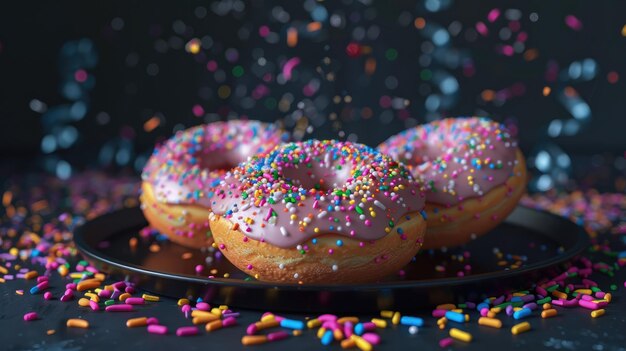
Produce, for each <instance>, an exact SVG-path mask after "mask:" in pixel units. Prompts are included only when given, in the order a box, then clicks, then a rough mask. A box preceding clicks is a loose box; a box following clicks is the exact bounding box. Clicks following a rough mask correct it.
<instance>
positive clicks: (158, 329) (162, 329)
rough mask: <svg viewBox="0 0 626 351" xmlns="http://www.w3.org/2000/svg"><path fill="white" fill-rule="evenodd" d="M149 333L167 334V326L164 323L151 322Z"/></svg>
mask: <svg viewBox="0 0 626 351" xmlns="http://www.w3.org/2000/svg"><path fill="white" fill-rule="evenodd" d="M177 332H178V331H177ZM148 333H151V334H159V335H165V334H167V327H166V326H164V325H158V324H149V325H148Z"/></svg>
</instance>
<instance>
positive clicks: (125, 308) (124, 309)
mask: <svg viewBox="0 0 626 351" xmlns="http://www.w3.org/2000/svg"><path fill="white" fill-rule="evenodd" d="M104 310H105V311H107V312H133V311H134V310H133V306H131V305H127V304H120V305H111V306H107V307H106V308H105V309H104Z"/></svg>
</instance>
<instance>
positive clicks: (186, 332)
mask: <svg viewBox="0 0 626 351" xmlns="http://www.w3.org/2000/svg"><path fill="white" fill-rule="evenodd" d="M193 335H198V327H193V326H190V327H180V328H178V329H176V336H193Z"/></svg>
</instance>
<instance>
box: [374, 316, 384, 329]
mask: <svg viewBox="0 0 626 351" xmlns="http://www.w3.org/2000/svg"><path fill="white" fill-rule="evenodd" d="M372 323H374V324H376V327H377V328H387V321H386V320H384V319H380V318H372Z"/></svg>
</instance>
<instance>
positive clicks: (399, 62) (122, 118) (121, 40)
mask: <svg viewBox="0 0 626 351" xmlns="http://www.w3.org/2000/svg"><path fill="white" fill-rule="evenodd" d="M3 7H4V9H3V10H2V11H0V154H1V155H2V157H3V160H4V161H5V162H3V164H4V169H6V167H7V165H9V164H11V165H14V164H16V161H17V164H18V165H21V166H27V167H29V168H36V169H45V170H47V171H49V172H51V173H53V174H57V175H58V176H60V177H62V178H63V177H67V176H68V175H69V174H71V173H72V172H75V171H76V170H79V169H82V168H84V167H85V166H92V167H94V166H95V167H101V168H107V169H120V168H132V169H134V170H135V171H139V170H140V169H141V167H142V166H143V164H144V162H145V160H146V157H147V156H148V155H149V153H150V152H151V150H152V148H153V146H154V145H155V143H156V142H159V141H161V140H163V139H164V138H168V137H170V136H171V135H172V133H173V132H174V131H176V130H179V129H183V128H186V127H190V126H192V125H196V124H199V123H203V122H209V121H213V120H217V119H228V118H239V117H246V116H247V117H249V118H254V119H261V120H267V121H274V120H279V121H281V122H282V123H283V124H284V126H285V127H286V128H287V129H289V130H292V131H294V130H295V131H296V138H310V137H316V138H338V139H346V138H347V139H349V140H356V141H359V142H362V143H366V144H370V145H372V146H376V145H377V144H378V143H379V142H381V141H383V140H385V139H386V138H387V137H389V136H391V135H392V134H394V133H396V132H399V131H401V130H403V129H405V128H407V127H411V126H413V125H415V124H417V123H424V122H426V121H428V120H432V119H435V118H439V117H441V116H457V115H486V116H490V117H492V118H494V119H496V120H499V121H502V122H505V123H507V124H508V125H511V126H517V127H514V130H516V131H518V135H519V138H520V141H521V146H522V147H523V149H524V151H525V152H526V153H527V155H528V156H529V157H530V161H531V162H530V164H531V166H532V165H533V164H534V156H535V155H536V154H537V153H538V152H540V151H541V150H547V151H548V152H549V155H550V156H551V161H552V162H551V165H550V166H548V167H544V168H546V169H544V170H537V172H536V173H537V175H541V174H544V173H545V174H548V175H550V176H551V177H552V178H553V180H554V182H552V183H555V182H556V183H558V181H557V180H558V179H559V177H560V176H562V175H563V173H564V174H567V175H569V174H571V169H570V168H571V167H570V166H568V165H567V164H566V165H561V166H563V167H559V166H557V165H556V164H557V162H556V160H557V158H558V156H559V155H561V153H563V152H564V153H566V154H568V155H585V156H589V157H592V156H594V155H596V156H597V155H598V154H599V155H600V157H605V158H606V157H609V158H611V159H610V160H609V161H614V162H613V163H614V164H615V165H616V167H617V169H618V171H622V172H623V170H624V163H625V162H624V158H623V156H624V155H623V154H624V151H625V150H626V138H624V130H625V127H626V112H625V111H626V106H625V104H626V92H625V89H624V88H625V84H624V79H622V77H626V71H625V69H624V58H625V57H626V37H624V36H623V35H622V34H621V32H622V27H623V26H624V25H625V24H626V18H625V17H624V13H625V11H626V6H625V5H624V3H623V2H620V1H601V2H596V1H569V0H567V1H549V2H546V1H525V2H513V1H480V2H475V1H472V2H468V1H456V2H453V1H439V0H424V1H417V2H414V1H393V2H388V1H369V0H366V1H350V0H343V1H332V2H327V1H323V2H315V1H304V2H300V1H294V2H278V1H253V2H242V1H217V2H200V1H185V2H165V1H157V2H150V3H145V2H139V1H124V2H121V1H118V2H112V3H108V2H95V3H94V2H82V1H65V2H31V1H27V2H17V3H12V4H11V5H10V6H6V5H5V6H3ZM320 8H321V9H320ZM494 8H495V9H498V10H499V11H500V16H499V18H498V19H497V20H495V21H494V22H493V23H492V22H490V21H489V20H488V19H487V16H488V13H489V12H490V11H491V10H492V9H494ZM285 14H287V15H285ZM324 14H325V15H324ZM570 15H572V16H575V17H576V18H577V19H578V20H579V21H580V23H581V24H582V27H576V28H572V27H570V26H568V25H567V24H566V17H567V16H570ZM332 16H336V18H339V19H340V20H339V22H337V23H333V17H332ZM416 18H423V19H424V21H425V23H426V25H425V27H423V28H421V29H420V28H416V25H415V23H416V22H415V19H416ZM314 19H319V20H320V21H319V22H320V23H321V29H320V30H318V31H315V32H310V31H307V29H306V26H307V24H309V23H311V22H313V20H314ZM479 21H480V22H483V23H485V24H486V26H487V28H488V30H489V34H488V35H487V36H482V35H480V34H477V32H476V29H475V28H476V24H477V22H479ZM511 22H516V24H511ZM262 26H267V28H268V29H269V31H271V33H272V34H271V35H270V36H271V37H272V38H274V39H273V40H269V39H268V38H267V37H263V36H262V35H261V34H260V28H261V27H262ZM516 26H517V27H519V29H518V30H515V29H513V30H510V31H509V32H510V34H511V38H510V39H509V38H508V37H507V33H506V31H507V29H505V28H515V27H516ZM289 28H295V29H297V30H298V32H299V36H298V42H297V45H295V46H294V47H289V46H288V45H287V39H286V38H287V32H288V30H289ZM437 29H443V32H445V33H448V36H449V41H448V42H447V43H443V44H442V43H440V42H439V43H438V42H437V40H436V39H435V37H434V36H433V32H436V31H437ZM503 31H504V32H505V33H503ZM520 32H524V33H526V35H527V38H528V39H527V40H526V41H525V42H524V46H523V48H522V49H520V50H519V52H516V53H515V54H514V55H512V56H506V55H503V54H502V53H501V47H502V46H503V45H507V44H509V45H514V44H515V42H516V41H517V40H516V37H517V35H518V33H520ZM362 33H364V34H362ZM439 34H441V33H439ZM194 38H197V39H199V40H201V41H202V48H201V49H200V51H199V53H198V54H192V53H190V52H189V50H186V48H185V47H186V44H187V43H189V42H190V40H193V39H194ZM439 39H441V38H439ZM351 43H352V44H353V45H354V44H356V47H359V48H360V49H361V50H360V51H361V52H360V53H358V54H356V55H350V54H349V53H348V50H347V48H348V46H349V45H350V44H351ZM368 48H371V51H369V52H368V50H370V49H368ZM233 49H235V50H236V53H237V55H236V56H237V57H235V58H233V57H232V53H233ZM529 51H530V53H529ZM394 52H395V53H396V56H397V57H394V58H392V59H390V58H389V57H390V56H392V57H393V56H394ZM531 53H534V54H535V55H534V56H535V57H533V58H531V56H533V55H531ZM229 55H230V59H229ZM259 57H262V58H263V59H264V60H265V61H266V64H265V66H264V67H263V68H260V66H259V61H258V60H259ZM292 57H298V58H299V59H300V60H301V63H300V64H299V65H298V66H296V67H295V68H294V70H293V77H292V79H291V80H289V81H287V82H286V83H285V82H280V78H279V77H278V76H279V73H280V72H281V68H282V66H283V65H284V63H285V62H286V60H288V59H290V58H292ZM368 59H374V60H376V70H375V71H374V72H373V73H372V74H366V73H365V66H366V62H367V60H368ZM210 61H214V62H215V63H216V64H217V66H218V69H217V73H216V72H211V71H210V70H209V69H207V63H208V62H210ZM572 65H573V66H572ZM585 65H587V66H585ZM581 67H583V74H580V73H579V74H577V73H576V72H577V70H578V72H580V68H581ZM79 70H82V73H83V74H85V75H84V76H83V80H84V78H85V77H86V80H84V81H80V82H77V78H76V77H77V76H76V74H77V73H76V72H77V71H79ZM242 70H243V71H242ZM585 70H587V71H585ZM551 71H552V72H556V75H555V76H554V77H552V78H550V77H548V76H549V72H551ZM259 72H260V73H259ZM329 73H330V74H332V75H334V78H333V79H332V80H329V79H328V74H329ZM264 75H269V77H270V78H269V79H268V80H267V81H264V80H263V79H262V78H263V76H264ZM437 75H440V76H441V75H443V76H444V77H448V76H449V77H452V78H451V79H452V80H453V81H456V82H457V85H458V89H456V90H455V91H454V92H452V93H450V94H444V93H442V91H441V86H440V85H439V83H440V82H439V83H438V82H437V79H436V77H437ZM431 76H432V78H431ZM308 84H313V85H315V86H317V90H315V91H314V92H313V93H312V94H309V95H310V96H307V95H306V94H305V93H304V92H303V88H305V87H306V86H307V85H308ZM259 85H264V86H265V90H266V95H265V96H263V97H261V98H258V99H257V98H254V97H253V94H254V90H255V88H257V87H258V86H259ZM68 86H69V87H68ZM221 86H226V87H228V89H230V91H231V94H230V95H229V96H228V97H220V96H219V93H218V91H219V89H220V87H221ZM545 87H549V88H550V93H549V94H547V96H544V93H545ZM67 89H70V90H71V89H74V90H73V91H74V93H71V92H70V93H68V92H67ZM489 91H493V92H495V93H496V96H498V94H500V96H503V98H496V99H493V100H489V99H487V100H486V99H485V96H487V95H488V93H489ZM485 94H487V95H485ZM432 96H435V97H434V98H433V99H435V100H436V99H439V100H440V101H442V103H441V104H439V105H438V106H435V107H434V108H433V106H432V105H431V107H430V108H428V99H429V97H431V98H432ZM575 96H577V97H578V98H579V99H580V101H582V102H583V103H584V104H587V105H588V107H589V113H588V114H584V115H583V116H578V118H576V117H575V116H574V115H573V113H572V110H571V109H570V110H568V108H567V104H568V103H572V101H575V98H574V97H575ZM346 97H347V98H346ZM381 97H382V99H385V98H386V97H388V99H394V98H395V99H396V101H397V102H400V104H402V103H403V102H407V103H406V106H392V107H389V106H388V104H384V103H382V102H381V101H382V100H381ZM333 99H338V100H339V101H334V100H333ZM281 101H282V102H283V105H282V106H281V104H280V103H281ZM431 102H432V101H431ZM196 105H197V106H201V107H202V110H203V111H201V112H202V113H197V115H199V116H196V115H194V113H193V112H192V111H193V107H194V106H196ZM150 119H153V120H152V122H153V123H154V122H158V126H156V127H154V128H153V129H150V128H148V129H146V125H145V123H146V121H148V120H150ZM554 120H557V122H553V121H554ZM559 121H560V122H563V123H564V124H566V123H570V124H571V125H570V127H573V129H571V130H570V131H569V132H564V131H562V132H561V133H560V135H558V136H556V137H553V136H555V135H556V134H553V136H550V135H549V134H548V132H547V131H548V126H549V125H550V123H556V124H558V123H560V122H559ZM567 121H570V122H567ZM308 126H313V128H312V129H309V130H308V131H307V130H306V128H307V127H308ZM563 134H569V135H563ZM46 137H47V138H46ZM46 143H47V144H46ZM50 143H52V144H55V146H56V147H54V148H51V147H50V145H52V144H50ZM44 144H46V145H47V146H45V145H44ZM24 160H26V162H24ZM556 168H559V169H560V168H562V169H560V170H559V169H556ZM583 168H586V165H585V166H584V167H583ZM9 169H11V170H13V169H14V168H12V167H9ZM555 169H556V170H555ZM544 185H546V184H544ZM544 190H545V189H544Z"/></svg>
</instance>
